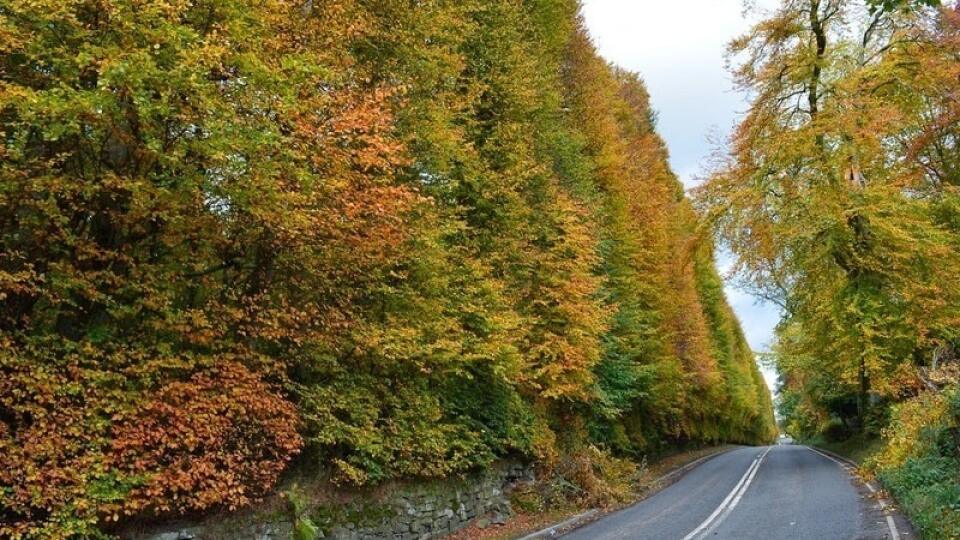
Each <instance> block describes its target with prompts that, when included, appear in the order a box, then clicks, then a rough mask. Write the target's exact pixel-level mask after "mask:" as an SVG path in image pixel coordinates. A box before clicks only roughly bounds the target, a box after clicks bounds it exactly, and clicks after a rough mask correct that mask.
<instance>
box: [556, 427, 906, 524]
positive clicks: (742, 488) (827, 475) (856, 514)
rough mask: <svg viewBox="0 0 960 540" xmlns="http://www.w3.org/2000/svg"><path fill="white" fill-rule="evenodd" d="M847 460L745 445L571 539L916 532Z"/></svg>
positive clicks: (784, 447) (798, 448) (786, 448)
mask: <svg viewBox="0 0 960 540" xmlns="http://www.w3.org/2000/svg"><path fill="white" fill-rule="evenodd" d="M872 489H873V488H872V486H867V485H865V484H863V483H862V482H860V481H859V480H857V479H855V478H854V477H853V476H852V475H851V474H850V471H849V470H848V469H847V467H846V466H845V465H844V464H842V463H840V462H838V461H836V460H834V459H833V458H831V457H830V456H826V455H824V454H820V453H819V452H816V451H814V450H812V449H810V448H808V447H806V446H794V445H782V446H767V447H751V448H738V449H736V450H733V451H730V452H727V453H725V454H721V455H719V456H717V457H715V458H712V459H710V460H708V461H706V462H705V463H703V464H702V465H699V466H698V467H696V468H694V469H693V470H692V471H690V472H689V473H687V474H686V475H684V476H683V478H681V479H680V480H678V481H677V482H676V483H674V484H673V485H671V486H669V487H667V488H666V489H664V490H662V491H660V492H658V493H656V494H655V495H653V496H651V497H649V498H647V499H645V500H643V501H641V502H640V503H637V504H636V505H634V506H631V507H629V508H626V509H624V510H620V511H619V512H615V513H613V514H610V515H608V516H605V517H603V518H601V519H599V520H597V521H595V522H593V523H591V524H589V525H586V526H584V527H582V528H580V529H577V530H575V531H573V532H571V533H569V534H567V535H565V536H564V538H565V539H566V540H624V539H630V540H700V539H711V540H768V539H778V540H780V539H811V540H814V539H815V540H879V539H883V538H888V539H897V538H899V539H902V540H908V539H912V538H914V535H913V533H912V532H911V529H910V527H909V524H908V523H907V522H906V521H905V520H904V519H903V518H902V517H901V516H899V515H896V514H895V513H888V512H887V511H885V510H884V508H883V507H882V505H884V504H885V503H884V502H882V501H880V500H878V498H877V496H876V495H875V494H874V493H873V492H872Z"/></svg>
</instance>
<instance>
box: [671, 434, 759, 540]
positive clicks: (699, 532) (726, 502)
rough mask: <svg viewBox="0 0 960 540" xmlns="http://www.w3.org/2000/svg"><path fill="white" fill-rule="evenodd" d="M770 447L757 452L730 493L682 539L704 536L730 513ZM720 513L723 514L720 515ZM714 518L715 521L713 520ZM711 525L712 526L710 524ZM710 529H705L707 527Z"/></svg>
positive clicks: (688, 539)
mask: <svg viewBox="0 0 960 540" xmlns="http://www.w3.org/2000/svg"><path fill="white" fill-rule="evenodd" d="M771 449H772V447H767V449H766V450H765V451H764V452H763V453H761V454H759V455H758V456H757V457H755V458H753V462H752V463H751V464H750V466H749V467H747V471H746V472H745V473H743V476H741V477H740V481H739V482H737V485H735V486H733V489H732V490H731V491H730V493H728V494H727V497H726V498H725V499H723V502H721V503H720V506H718V507H717V508H716V509H715V510H714V511H713V513H712V514H710V515H709V516H708V517H707V519H705V520H703V523H701V524H700V525H698V526H697V528H696V529H694V530H693V531H691V532H690V534H688V535H686V536H684V537H683V540H693V539H694V538H697V537H698V536H704V535H706V534H707V533H709V532H710V530H713V527H715V526H716V525H719V524H720V522H722V521H723V520H724V519H726V517H727V515H729V514H730V511H732V510H733V508H734V507H736V506H737V504H739V503H740V499H741V498H742V497H743V494H744V493H746V491H747V488H749V487H750V483H751V482H753V478H754V477H755V476H756V475H757V469H759V468H760V463H761V462H762V461H763V458H765V457H766V456H767V454H768V453H769V452H770V450H771ZM721 514H723V515H722V516H721ZM718 516H721V517H720V519H717V517H718ZM714 520H716V522H714ZM711 525H712V526H713V527H712V526H711ZM708 527H709V528H710V530H707V528H708Z"/></svg>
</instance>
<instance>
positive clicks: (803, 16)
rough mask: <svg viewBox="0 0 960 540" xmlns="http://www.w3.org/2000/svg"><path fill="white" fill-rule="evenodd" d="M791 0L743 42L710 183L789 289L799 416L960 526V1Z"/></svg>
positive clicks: (785, 296) (791, 407) (725, 230)
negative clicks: (734, 125) (737, 102)
mask: <svg viewBox="0 0 960 540" xmlns="http://www.w3.org/2000/svg"><path fill="white" fill-rule="evenodd" d="M940 4H941V3H940V2H932V1H916V2H911V1H868V2H859V1H854V0H784V1H783V2H781V3H780V5H779V7H778V8H776V9H775V10H774V11H773V12H771V13H770V14H769V16H767V17H766V18H765V19H764V20H762V21H761V22H760V23H758V24H757V25H756V26H754V27H753V29H752V30H751V31H750V32H749V33H747V34H746V35H744V36H742V37H740V38H738V39H736V40H734V41H733V42H732V43H731V46H730V52H731V60H732V61H733V63H734V64H735V65H736V66H737V67H736V68H735V70H734V75H735V77H736V80H737V82H738V83H739V84H740V85H741V86H742V87H743V88H744V89H745V90H746V91H747V92H748V93H749V95H750V96H751V99H752V103H751V106H750V109H749V112H748V113H747V114H746V116H745V118H744V119H743V121H742V122H741V123H740V125H739V126H738V129H737V130H736V132H735V133H734V135H733V136H732V138H731V140H730V144H729V154H728V157H727V158H726V159H724V160H723V161H722V163H720V164H719V166H718V168H717V170H716V172H715V174H714V175H713V176H712V178H711V179H710V180H709V181H708V182H707V183H706V185H705V186H703V188H702V189H701V190H700V191H699V193H698V194H697V202H698V204H699V206H700V207H701V208H702V209H703V211H704V213H705V216H706V220H707V222H708V223H709V224H710V225H712V226H714V228H715V229H714V230H715V231H716V233H717V234H718V236H719V237H720V238H721V240H722V241H724V242H725V243H726V244H727V245H729V247H730V248H731V249H732V250H733V251H734V253H735V254H736V255H737V258H738V261H739V266H738V271H739V276H740V278H741V280H742V283H743V285H744V286H745V287H746V288H748V289H751V290H753V291H755V292H756V293H757V294H759V295H761V296H762V297H764V298H766V299H768V300H769V301H771V302H774V303H776V304H778V305H779V306H780V307H781V309H782V310H783V319H782V320H781V322H780V324H779V326H778V327H777V332H776V333H777V344H776V348H775V351H774V354H773V357H774V363H775V365H776V367H777V369H778V370H779V372H780V375H781V387H780V392H779V403H778V406H779V412H780V416H781V418H782V421H783V427H784V429H785V430H786V431H787V432H789V433H790V434H792V435H794V436H795V437H798V438H800V439H803V440H812V441H818V440H823V441H826V442H827V443H828V444H830V445H832V446H834V447H836V448H839V449H841V451H843V450H846V451H845V452H844V453H847V454H848V455H849V454H851V453H854V454H855V453H857V452H860V454H861V455H863V454H864V453H865V452H864V450H865V449H863V448H859V449H858V448H856V447H857V446H858V445H862V444H868V442H869V441H872V440H875V439H877V438H880V437H881V436H882V441H883V442H882V445H880V447H879V448H877V449H875V451H874V452H872V453H873V456H872V457H871V458H870V459H868V463H869V467H870V468H872V469H873V470H874V471H875V472H877V474H878V475H879V478H880V479H881V480H882V481H883V483H884V484H885V485H886V486H887V487H889V488H890V490H891V491H892V492H893V493H894V495H896V496H897V497H898V499H899V500H900V501H901V502H902V503H903V506H904V508H905V509H906V510H907V512H908V513H909V514H910V515H911V517H913V518H914V519H915V521H916V522H917V524H918V525H919V526H920V528H921V529H922V530H923V531H924V533H925V534H926V535H927V536H928V537H930V538H953V537H957V536H958V534H960V530H958V529H957V523H958V522H960V474H958V471H960V468H958V466H957V465H958V463H957V461H956V460H957V456H958V455H960V440H958V439H957V438H956V436H955V435H956V425H957V417H956V410H955V408H954V406H953V405H950V404H952V403H953V404H955V403H954V402H955V400H956V395H957V391H956V385H957V382H958V373H960V369H958V351H960V275H958V272H960V144H958V143H960V94H958V88H960V86H958V84H957V81H958V80H960V5H957V4H954V3H952V2H951V3H948V5H940Z"/></svg>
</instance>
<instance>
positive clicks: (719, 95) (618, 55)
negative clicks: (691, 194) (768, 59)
mask: <svg viewBox="0 0 960 540" xmlns="http://www.w3.org/2000/svg"><path fill="white" fill-rule="evenodd" d="M755 4H757V5H758V7H759V8H760V9H763V8H764V7H773V6H774V5H776V1H775V0H758V1H757V2H755ZM758 14H759V13H758V12H756V11H753V12H751V13H749V14H747V16H746V18H745V16H744V9H743V1H742V0H673V1H669V0H583V16H584V19H585V20H586V23H587V27H588V28H589V30H590V35H591V36H592V37H593V41H594V43H595V44H596V46H597V49H598V50H599V51H600V54H601V55H603V57H604V58H606V59H607V60H610V61H612V62H614V63H616V64H618V65H620V66H621V67H624V68H627V69H630V70H633V71H636V72H638V73H640V75H641V76H642V77H643V79H644V81H646V83H647V88H648V89H649V90H650V96H651V101H652V103H653V108H654V109H655V110H656V111H657V114H658V124H657V128H658V130H659V132H660V134H661V135H662V136H663V137H664V139H666V141H667V146H668V147H669V149H670V163H671V165H672V166H673V169H674V171H676V173H677V174H678V175H679V176H680V178H681V180H683V183H684V184H685V185H686V186H687V187H690V186H693V185H695V184H696V182H697V178H698V177H699V176H701V175H702V172H703V171H704V166H705V165H706V160H707V158H708V157H709V155H710V153H711V152H712V151H713V150H714V146H713V144H712V143H711V142H709V141H710V140H711V138H712V139H714V140H716V139H717V137H719V138H720V139H725V138H726V137H727V135H728V134H729V133H730V130H731V128H732V127H733V126H734V124H735V123H736V121H737V119H738V118H739V116H740V115H741V114H742V112H743V111H744V110H746V102H745V101H744V96H742V95H740V94H739V93H737V92H736V91H735V90H734V89H733V85H732V82H731V79H730V76H729V74H728V72H727V70H726V66H725V62H724V51H725V50H726V44H727V42H728V41H729V40H730V39H732V38H734V37H736V36H737V35H739V34H741V33H743V32H744V31H746V30H747V29H748V28H749V25H750V21H752V20H755V19H756V17H757V16H758ZM721 259H726V257H721ZM720 264H721V267H726V266H729V262H728V261H726V260H721V261H720ZM726 290H727V298H728V299H729V301H730V304H731V305H732V306H733V309H734V311H736V313H737V316H738V317H739V318H740V322H741V324H742V325H743V329H744V332H745V333H746V335H747V340H748V341H749V342H750V346H751V347H753V350H755V351H765V350H768V348H769V345H770V342H771V340H772V336H773V327H774V326H775V325H776V324H777V320H778V319H779V314H778V312H777V309H776V308H775V307H774V306H771V305H769V304H764V303H760V302H757V301H756V300H755V299H754V298H753V297H751V296H749V295H747V294H744V293H743V292H740V291H738V290H736V289H734V288H732V287H731V286H729V285H728V286H727V288H726ZM764 375H765V376H766V377H767V382H768V384H770V385H771V386H772V383H773V374H772V373H770V372H769V371H766V370H765V373H764Z"/></svg>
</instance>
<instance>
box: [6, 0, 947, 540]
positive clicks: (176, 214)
mask: <svg viewBox="0 0 960 540" xmlns="http://www.w3.org/2000/svg"><path fill="white" fill-rule="evenodd" d="M578 10H579V5H578V3H577V2H576V1H575V0H527V1H522V2H517V1H512V0H503V1H501V0H497V1H489V0H467V1H461V0H457V1H454V0H439V1H433V2H418V3H410V2H401V1H399V0H386V1H384V0H377V1H370V0H336V1H331V2H314V1H311V0H306V1H304V0H268V1H251V0H191V1H186V0H162V1H150V2H143V1H140V0H114V1H110V2H107V1H103V0H68V1H64V0H37V1H32V2H18V1H10V0H0V455H3V456H4V458H5V463H4V467H3V469H2V470H0V536H4V537H14V538H71V537H89V536H94V535H96V534H100V533H101V532H103V531H106V532H110V531H111V530H112V529H111V527H112V524H113V523H115V522H117V521H118V520H119V521H121V522H122V521H123V520H125V519H128V518H130V517H134V516H136V517H144V516H147V517H150V516H154V517H167V516H172V515H176V514H180V513H196V512H200V511H205V510H210V509H215V508H236V507H239V506H242V505H245V504H248V503H249V502H251V501H253V500H256V499H257V498H258V497H261V496H262V495H263V494H265V493H267V492H269V490H271V489H273V488H274V486H275V485H276V483H277V481H278V479H279V478H280V475H281V473H282V472H283V471H285V470H288V469H289V468H290V466H291V463H296V464H300V465H304V466H308V465H309V466H317V465H318V466H319V467H320V468H322V469H323V470H324V471H326V472H327V473H329V475H330V476H331V477H332V478H333V479H334V481H335V482H338V483H342V484H352V485H364V484H375V483H378V482H383V481H386V480H390V479H395V478H402V477H431V476H445V475H450V474H454V473H458V472H462V471H466V470H470V469H473V468H478V467H485V466H488V465H489V464H490V463H491V462H492V461H493V460H495V459H498V458H500V457H503V456H507V455H521V456H525V457H527V458H529V459H537V460H539V462H540V463H541V464H542V465H543V466H544V467H551V466H555V465H556V464H557V463H559V462H560V461H561V460H563V459H566V458H567V457H569V456H574V455H588V453H587V450H588V449H590V448H599V449H601V450H602V452H605V453H607V454H612V455H617V456H621V457H640V456H642V455H646V454H649V453H655V452H658V451H661V450H663V449H665V448H667V447H670V446H678V445H683V444H688V443H693V444H702V443H711V442H720V441H730V442H741V443H757V442H763V441H767V440H769V439H771V438H772V436H773V434H774V426H773V418H772V412H771V404H770V396H769V393H768V391H767V389H766V386H765V384H764V383H763V380H762V379H761V377H760V374H759V372H758V370H757V367H756V364H755V362H754V357H753V353H752V352H751V351H750V349H749V346H748V345H747V343H746V340H745V339H744V336H743V334H742V332H741V330H740V328H739V326H738V323H737V321H736V319H735V318H734V316H733V313H732V312H731V310H730V308H729V307H728V306H727V304H726V301H725V299H724V296H723V292H722V285H721V281H720V279H719V277H718V275H717V273H716V270H715V268H714V262H713V251H712V246H711V245H710V243H709V242H706V243H705V242H703V241H701V240H700V234H699V227H700V221H699V218H698V217H697V215H696V213H695V211H694V208H693V206H692V205H691V204H690V202H689V201H688V200H687V199H686V198H685V196H684V191H683V189H682V186H681V185H680V183H679V182H678V180H677V178H676V177H675V175H674V174H673V173H672V172H671V171H670V169H669V166H668V164H667V152H666V149H665V147H664V144H663V141H662V140H661V139H660V137H659V136H658V135H657V134H656V131H655V125H654V121H653V117H654V115H653V113H652V109H651V106H650V104H649V96H648V95H647V92H646V90H645V88H644V85H643V83H642V81H641V79H640V78H639V77H638V76H637V75H635V74H632V73H628V72H625V71H623V70H620V69H617V68H615V67H613V66H610V65H608V64H607V63H605V62H604V61H602V60H601V59H600V58H599V57H598V55H597V53H596V52H595V50H594V49H593V46H592V45H591V43H590V40H589V39H588V37H587V35H586V32H585V30H584V29H583V25H582V22H581V21H580V19H579V15H578ZM930 84H936V83H935V82H934V81H933V80H930ZM917 106H919V104H917ZM931 144H933V143H932V142H931ZM862 159H863V160H864V161H866V160H867V159H869V158H867V157H864V158H862ZM917 204H920V203H919V202H918V203H917ZM944 208H945V209H948V208H949V207H944ZM889 211H891V212H894V211H895V212H898V214H897V215H898V216H899V215H900V214H899V213H904V212H906V213H909V212H914V211H915V210H914V206H911V205H905V206H904V207H903V208H900V207H895V208H891V209H890V210H889ZM910 215H912V214H910ZM948 215H950V214H949V213H948V214H945V217H944V219H948V218H947V217H946V216H948ZM914 226H916V227H922V226H924V225H923V223H920V224H917V225H910V227H914ZM910 227H908V229H909V230H913V229H912V228H910ZM919 230H923V231H926V230H927V229H919ZM934 232H935V231H934ZM884 234H885V235H889V239H885V240H884V241H889V242H893V243H898V244H897V245H900V244H899V243H904V242H905V240H904V239H903V238H902V237H901V236H902V234H904V233H903V232H902V231H901V230H900V229H890V230H889V231H887V232H885V233H884ZM930 234H931V235H932V234H933V232H930ZM884 238H886V237H884ZM937 238H939V237H936V236H932V237H931V238H930V240H931V241H933V240H936V239H937ZM925 245H926V244H920V245H917V246H914V247H913V249H914V250H915V251H916V255H915V256H917V257H919V256H931V257H932V256H933V255H934V254H933V253H928V252H927V251H924V250H925V249H926V248H925V247H924V246H925ZM907 256H908V255H903V257H907ZM944 271H946V270H941V269H939V268H938V267H935V266H931V268H930V272H931V275H933V274H936V273H939V272H944ZM926 283H927V281H924V280H923V279H922V276H920V277H918V278H917V287H918V290H917V292H916V294H917V296H918V298H920V300H916V303H915V305H913V304H911V306H913V307H915V309H917V310H921V309H930V308H931V306H933V307H936V305H935V303H931V302H932V300H929V297H930V294H928V293H927V292H925V291H924V290H922V287H923V285H924V284H926ZM938 328H939V327H938ZM931 335H933V334H931ZM924 339H927V338H926V337H925V338H924ZM930 339H932V338H930ZM590 455H592V454H590Z"/></svg>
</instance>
